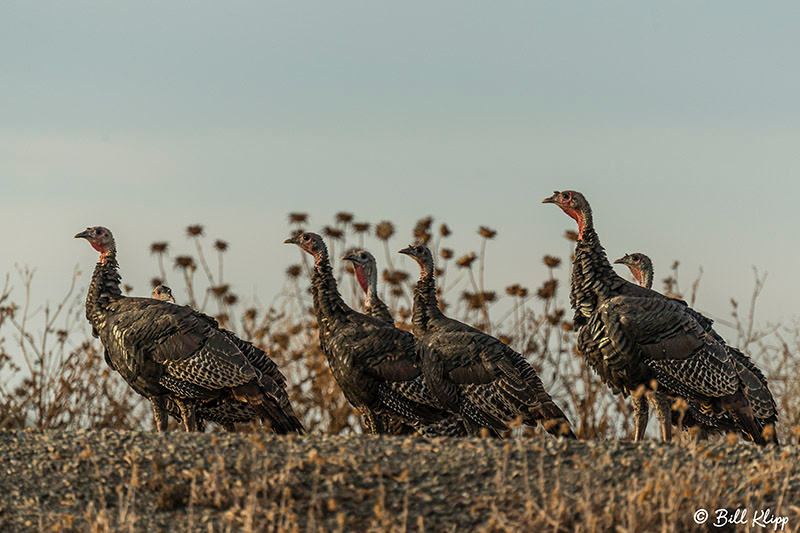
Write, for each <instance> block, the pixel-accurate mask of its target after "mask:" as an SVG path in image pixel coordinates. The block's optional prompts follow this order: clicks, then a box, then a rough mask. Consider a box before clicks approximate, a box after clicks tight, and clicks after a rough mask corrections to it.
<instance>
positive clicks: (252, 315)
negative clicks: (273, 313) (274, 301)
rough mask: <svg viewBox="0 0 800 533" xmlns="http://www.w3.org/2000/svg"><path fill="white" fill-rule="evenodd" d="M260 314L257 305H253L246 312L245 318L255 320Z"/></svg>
mask: <svg viewBox="0 0 800 533" xmlns="http://www.w3.org/2000/svg"><path fill="white" fill-rule="evenodd" d="M257 316H258V310H257V309H256V308H255V307H251V308H249V309H247V310H246V311H245V312H244V318H245V319H246V320H251V321H252V320H255V319H256V317H257Z"/></svg>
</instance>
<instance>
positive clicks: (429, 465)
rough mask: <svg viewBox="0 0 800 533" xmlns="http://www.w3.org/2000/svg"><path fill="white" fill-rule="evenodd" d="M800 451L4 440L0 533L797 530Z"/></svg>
mask: <svg viewBox="0 0 800 533" xmlns="http://www.w3.org/2000/svg"><path fill="white" fill-rule="evenodd" d="M799 451H800V450H798V448H797V447H795V446H784V447H781V448H775V447H771V448H766V449H759V448H757V447H755V446H752V445H748V444H742V443H736V442H734V439H731V440H730V441H729V440H725V439H722V440H719V441H715V442H702V443H699V444H697V443H693V442H683V443H679V444H661V443H657V442H646V443H641V444H634V443H628V442H612V441H587V442H560V441H555V440H553V439H549V438H533V439H523V438H519V439H512V440H508V441H496V440H491V439H424V438H418V437H409V438H404V437H376V436H364V435H358V436H348V437H346V436H318V435H313V436H306V437H300V438H291V437H277V436H274V435H269V434H219V433H205V434H186V433H179V432H172V433H167V434H155V433H141V432H127V431H69V432H67V431H46V432H34V431H5V432H0V473H1V475H0V531H37V530H47V531H52V530H55V531H73V530H75V531H89V530H91V531H106V530H111V531H437V532H438V531H530V530H537V531H538V530H541V531H610V530H613V531H692V530H697V529H700V530H707V531H725V530H741V531H761V530H762V529H761V528H760V527H755V528H752V529H751V527H750V526H752V518H753V515H754V513H756V512H757V511H763V510H765V509H767V508H769V509H770V510H771V513H772V514H775V515H779V516H787V517H788V524H787V525H786V528H785V529H784V530H787V531H794V530H798V529H800V507H798V505H800V469H799V468H798V466H799V465H798V462H800V456H799V455H798V452H799ZM699 508H704V509H707V510H709V511H711V512H712V513H713V512H714V510H715V509H718V508H728V509H730V510H733V509H736V508H747V509H748V514H747V515H746V518H747V523H745V524H740V525H737V526H728V527H726V528H714V527H711V525H710V522H713V520H714V517H713V515H712V517H711V519H710V520H709V522H708V523H706V524H705V525H704V526H702V527H701V526H698V525H696V524H695V522H694V520H693V516H694V513H695V511H696V510H697V509H699ZM762 518H763V517H762ZM756 525H757V526H758V524H756ZM767 526H768V527H767V528H766V529H764V530H768V531H772V530H773V524H767ZM779 530H780V528H779Z"/></svg>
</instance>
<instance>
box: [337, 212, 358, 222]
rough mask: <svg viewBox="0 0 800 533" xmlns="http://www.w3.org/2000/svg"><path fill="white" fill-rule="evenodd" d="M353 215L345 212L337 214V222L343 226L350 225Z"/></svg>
mask: <svg viewBox="0 0 800 533" xmlns="http://www.w3.org/2000/svg"><path fill="white" fill-rule="evenodd" d="M353 218H354V217H353V214H352V213H347V212H345V211H339V212H338V213H336V222H341V223H342V224H349V223H350V222H352V221H353Z"/></svg>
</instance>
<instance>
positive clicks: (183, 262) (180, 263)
mask: <svg viewBox="0 0 800 533" xmlns="http://www.w3.org/2000/svg"><path fill="white" fill-rule="evenodd" d="M175 268H182V269H187V268H188V269H189V270H194V269H195V268H197V265H195V264H194V259H192V257H191V256H189V255H179V256H178V257H176V258H175Z"/></svg>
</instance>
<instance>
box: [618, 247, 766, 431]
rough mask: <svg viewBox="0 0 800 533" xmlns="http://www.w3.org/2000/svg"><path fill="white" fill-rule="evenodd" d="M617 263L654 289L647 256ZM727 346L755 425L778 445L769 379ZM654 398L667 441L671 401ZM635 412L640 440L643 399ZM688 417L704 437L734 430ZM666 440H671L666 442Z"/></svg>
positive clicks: (728, 423)
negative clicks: (710, 433) (665, 423)
mask: <svg viewBox="0 0 800 533" xmlns="http://www.w3.org/2000/svg"><path fill="white" fill-rule="evenodd" d="M614 263H615V264H622V265H625V266H627V267H628V269H629V270H630V271H631V274H632V275H633V277H634V279H635V280H636V281H637V282H638V283H639V285H640V286H642V287H645V288H648V289H650V288H652V286H653V275H654V269H653V262H652V261H651V260H650V258H649V257H648V256H647V255H645V254H643V253H639V252H635V253H632V254H625V256H623V257H621V258H619V259H617V260H616V261H614ZM695 312H696V311H695ZM697 314H698V315H699V317H701V324H702V325H703V326H704V329H705V330H706V331H708V332H709V333H711V334H712V335H715V336H716V335H717V333H716V332H715V331H714V330H713V328H712V324H713V321H712V320H711V319H710V318H706V317H705V316H702V315H700V314H699V313H697ZM718 340H720V341H721V342H724V339H722V338H721V337H719V339H718ZM725 346H726V349H727V350H728V353H729V354H730V356H731V357H732V359H733V361H734V362H735V363H736V369H737V371H738V373H739V378H740V379H741V381H742V384H743V385H744V394H745V396H746V397H747V400H748V401H749V402H750V407H751V409H752V410H753V415H754V417H755V419H756V422H758V423H759V424H760V425H761V426H762V427H765V428H766V427H769V426H771V427H772V430H771V431H769V432H767V436H768V437H770V439H769V440H774V441H776V442H777V440H778V437H777V433H776V432H775V423H776V422H777V421H778V408H777V405H776V404H775V399H774V398H773V397H772V393H771V392H770V390H769V386H768V384H767V378H766V377H764V374H763V373H762V372H761V370H760V369H759V368H758V367H757V366H756V365H755V363H753V361H752V360H751V359H750V357H748V356H747V355H745V354H744V353H742V352H740V351H739V350H737V349H736V348H734V347H732V346H728V345H727V344H725ZM653 397H654V403H655V407H656V412H657V414H658V418H659V420H660V421H661V425H662V437H664V430H663V427H664V421H665V420H667V421H668V420H670V414H671V409H670V405H671V404H672V401H671V399H670V398H668V397H665V396H664V395H663V394H659V393H657V392H656V393H654V394H653ZM634 412H635V413H636V416H637V432H636V434H637V437H638V436H639V434H640V433H641V434H642V436H643V434H644V431H645V428H644V427H643V428H641V429H639V424H640V422H639V418H640V417H641V418H642V422H641V424H642V425H643V426H645V427H646V426H647V418H648V406H647V402H646V400H645V399H644V398H643V396H642V395H638V396H634ZM687 415H688V416H687V418H689V420H685V419H684V420H682V421H680V422H681V423H684V424H686V425H688V426H692V425H698V426H700V428H701V430H702V431H703V433H708V432H715V431H723V430H728V431H733V430H735V423H734V421H733V420H732V419H730V418H727V419H726V418H722V419H720V420H715V422H717V423H718V425H717V426H716V427H715V426H708V425H706V424H703V423H702V422H696V421H694V420H692V417H691V412H689V413H687ZM676 418H678V417H676V416H675V414H674V413H672V417H671V419H672V423H673V424H674V423H676V422H677V420H676ZM637 440H641V437H639V438H638V439H637ZM664 440H669V439H666V438H665V439H664Z"/></svg>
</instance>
